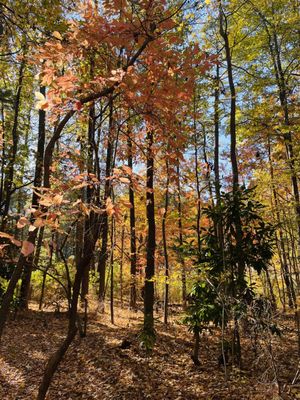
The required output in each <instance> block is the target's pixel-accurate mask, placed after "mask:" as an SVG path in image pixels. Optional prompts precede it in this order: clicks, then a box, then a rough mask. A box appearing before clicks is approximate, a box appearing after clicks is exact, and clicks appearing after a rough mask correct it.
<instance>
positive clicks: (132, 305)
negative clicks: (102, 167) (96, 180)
mask: <svg viewBox="0 0 300 400" xmlns="http://www.w3.org/2000/svg"><path fill="white" fill-rule="evenodd" d="M127 148H128V167H129V168H130V169H131V171H132V169H133V156H132V140H131V137H130V133H129V135H128V140H127ZM129 202H130V204H131V206H130V210H129V219H130V308H132V309H136V264H137V255H136V231H135V201H134V190H133V186H132V178H131V177H130V185H129Z"/></svg>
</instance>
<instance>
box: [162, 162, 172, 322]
mask: <svg viewBox="0 0 300 400" xmlns="http://www.w3.org/2000/svg"><path fill="white" fill-rule="evenodd" d="M166 174H167V182H166V193H165V209H164V212H163V215H162V239H163V249H164V259H165V293H164V324H165V325H167V324H168V314H169V272H170V271H169V255H168V246H167V234H166V219H167V214H168V207H169V183H170V176H169V175H170V174H169V161H168V159H166Z"/></svg>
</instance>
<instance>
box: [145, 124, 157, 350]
mask: <svg viewBox="0 0 300 400" xmlns="http://www.w3.org/2000/svg"><path fill="white" fill-rule="evenodd" d="M153 136H154V135H153V131H152V130H148V131H147V138H146V139H147V183H146V190H147V193H146V210H147V225H148V238H147V263H146V268H145V294H144V328H143V332H144V335H145V336H146V340H148V341H149V347H151V344H152V340H154V338H155V331H154V318H153V305H154V282H153V278H154V274H155V247H156V237H155V236H156V235H155V209H154V187H153V179H154V154H153V140H154V138H153ZM146 345H147V344H146Z"/></svg>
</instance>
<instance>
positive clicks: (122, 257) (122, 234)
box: [120, 216, 126, 307]
mask: <svg viewBox="0 0 300 400" xmlns="http://www.w3.org/2000/svg"><path fill="white" fill-rule="evenodd" d="M125 221H126V216H125V218H124V222H123V225H122V233H121V259H120V302H121V307H123V261H124V239H125Z"/></svg>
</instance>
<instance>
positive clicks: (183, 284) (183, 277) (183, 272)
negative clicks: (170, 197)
mask: <svg viewBox="0 0 300 400" xmlns="http://www.w3.org/2000/svg"><path fill="white" fill-rule="evenodd" d="M177 212H178V241H179V252H178V253H179V262H180V264H181V289H182V307H183V309H185V308H186V270H185V261H184V256H183V228H182V205H181V185H180V167H179V160H178V159H177Z"/></svg>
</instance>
